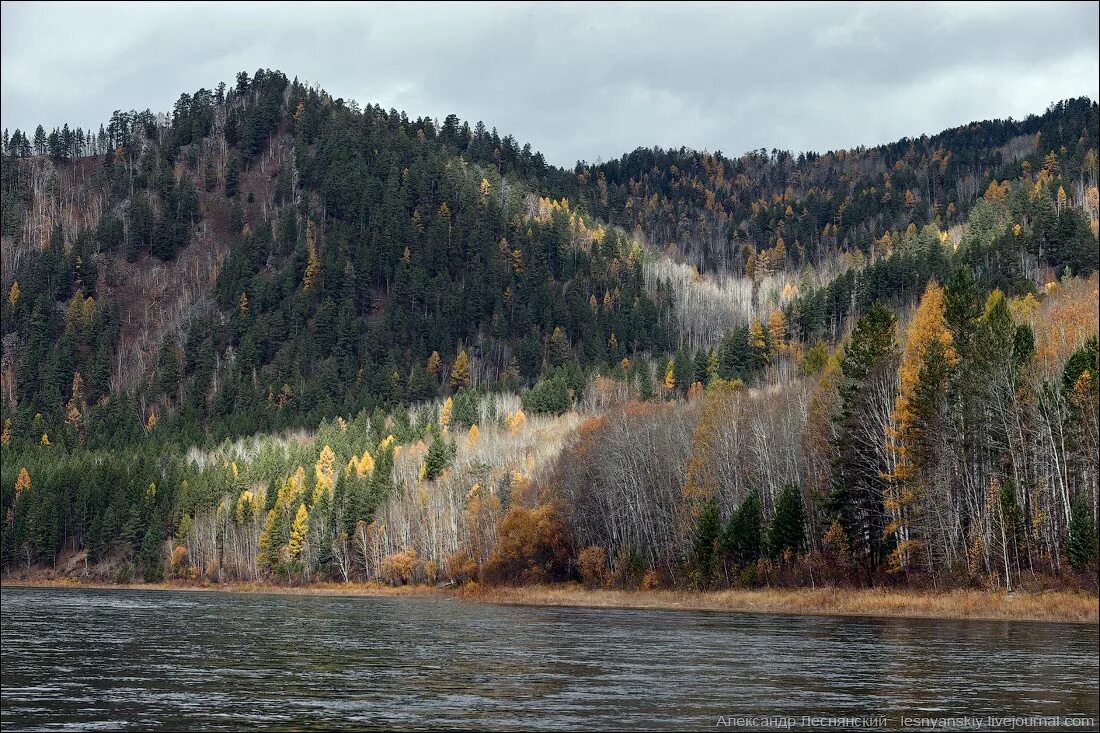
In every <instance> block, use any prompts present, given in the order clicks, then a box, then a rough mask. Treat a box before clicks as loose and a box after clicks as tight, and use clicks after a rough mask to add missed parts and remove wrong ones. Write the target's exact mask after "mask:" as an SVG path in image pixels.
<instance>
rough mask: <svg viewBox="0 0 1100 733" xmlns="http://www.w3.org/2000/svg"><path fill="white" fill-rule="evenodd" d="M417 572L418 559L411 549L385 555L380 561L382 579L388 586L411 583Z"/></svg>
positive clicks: (418, 566) (414, 551)
mask: <svg viewBox="0 0 1100 733" xmlns="http://www.w3.org/2000/svg"><path fill="white" fill-rule="evenodd" d="M419 570H420V557H419V556H418V555H417V554H416V550H414V549H412V548H409V549H407V550H405V551H403V552H395V553H394V554H392V555H386V557H384V558H383V559H382V571H381V575H382V579H383V580H384V581H385V582H387V583H389V584H390V585H405V584H407V583H412V582H413V581H414V580H416V578H417V576H418V575H419Z"/></svg>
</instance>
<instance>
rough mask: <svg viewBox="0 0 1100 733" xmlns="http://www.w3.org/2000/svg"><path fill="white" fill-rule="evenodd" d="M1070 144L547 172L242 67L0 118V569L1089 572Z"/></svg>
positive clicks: (864, 578)
mask: <svg viewBox="0 0 1100 733" xmlns="http://www.w3.org/2000/svg"><path fill="white" fill-rule="evenodd" d="M1097 149H1100V110H1098V107H1097V104H1096V103H1095V102H1092V101H1090V100H1087V99H1077V100H1068V101H1065V102H1061V103H1057V104H1054V105H1052V106H1051V107H1050V108H1049V109H1048V110H1047V111H1046V112H1045V113H1043V114H1042V115H1038V116H1032V117H1029V118H1028V119H1027V120H1024V121H1013V120H1007V121H1003V120H997V121H991V122H976V123H973V124H970V125H967V126H965V127H961V128H958V129H955V130H949V131H946V132H943V133H940V134H938V135H935V136H932V137H922V138H920V139H916V140H902V141H899V142H897V143H894V144H891V145H885V146H880V147H875V148H860V149H857V150H851V151H833V152H829V153H825V154H821V155H818V154H811V153H805V154H802V155H799V156H797V157H795V156H793V155H791V154H790V153H786V152H782V151H772V153H771V154H768V153H766V152H765V151H754V152H751V153H749V154H747V155H745V156H743V157H741V158H739V159H737V160H731V159H728V158H725V157H724V156H722V155H721V154H720V153H713V154H711V153H705V152H697V151H690V150H683V149H681V150H679V151H663V150H659V149H653V150H638V151H635V152H634V153H631V154H629V155H627V156H624V157H623V158H622V159H621V160H619V161H612V162H609V163H606V164H601V165H595V166H592V165H588V164H585V163H578V165H577V166H576V167H575V168H574V169H573V170H563V169H559V168H555V167H553V166H549V165H547V163H546V162H545V160H544V159H543V157H542V156H541V155H540V154H538V153H537V152H534V151H532V149H531V146H530V145H520V144H519V143H517V141H516V140H515V139H514V138H512V137H511V136H504V137H501V136H500V135H499V134H498V133H497V131H496V130H495V129H492V130H490V129H489V128H487V127H486V125H485V124H483V123H480V122H479V123H477V124H475V125H473V126H471V125H470V124H468V123H465V122H463V121H461V120H459V119H458V118H457V117H455V116H453V115H452V116H449V117H447V118H446V119H445V120H444V121H443V122H438V121H435V120H431V119H428V118H423V117H421V118H417V119H411V118H409V117H408V116H407V115H406V114H404V113H399V112H397V111H394V110H389V111H387V110H383V109H381V108H379V107H377V106H370V105H367V106H364V107H360V106H359V105H358V104H357V103H355V102H352V101H346V100H343V99H333V98H332V97H331V96H330V95H328V94H327V93H325V92H324V91H323V90H322V89H320V88H316V87H307V86H304V85H302V84H300V83H299V82H297V81H296V80H294V81H291V80H288V79H287V77H286V76H285V75H283V74H282V73H280V72H277V71H268V70H259V71H257V72H255V74H253V75H249V74H248V73H245V72H242V73H240V74H238V76H237V79H236V82H235V84H234V85H232V86H227V85H225V84H219V85H218V86H217V87H216V88H215V89H214V90H213V91H211V90H206V89H200V90H198V91H196V92H195V93H193V94H183V95H181V96H180V98H179V100H178V101H177V103H176V104H175V106H174V108H173V110H172V111H171V112H170V113H167V114H154V113H153V112H151V111H145V112H122V111H119V112H116V113H115V114H114V115H113V116H112V118H111V120H110V121H109V122H108V123H107V124H105V125H103V126H101V127H100V128H99V129H98V131H90V130H89V131H86V130H84V129H83V128H80V127H75V128H74V127H70V126H69V125H65V126H63V127H62V128H61V129H58V130H54V131H52V132H50V133H47V132H46V131H45V130H44V129H43V128H42V127H39V128H38V129H37V130H36V131H34V133H27V132H23V131H20V130H15V131H13V132H10V133H9V132H8V131H4V136H3V155H2V165H0V186H2V194H3V205H2V216H0V225H2V235H3V248H2V255H3V283H2V284H3V293H4V299H3V318H2V337H3V358H2V365H0V378H2V388H3V394H2V396H0V417H2V421H3V434H2V438H0V440H2V443H3V459H2V461H0V491H2V494H0V496H2V505H0V506H2V511H3V540H2V560H3V565H4V572H5V573H7V574H20V573H34V572H43V573H49V572H59V573H66V574H72V575H91V576H94V577H106V578H110V579H115V580H127V579H135V578H144V579H145V580H157V579H164V578H178V579H188V580H199V579H208V580H218V581H228V580H249V581H255V580H261V579H272V580H278V581H280V582H295V583H299V582H310V581H312V580H318V579H320V580H337V581H351V580H377V581H381V582H387V583H394V584H402V583H414V582H421V583H423V582H428V583H437V582H466V581H479V582H489V583H529V582H543V581H558V580H574V579H576V580H581V581H583V582H584V583H586V584H588V585H620V586H628V587H637V586H644V587H658V586H691V587H699V588H710V587H717V586H747V587H752V586H757V585H764V584H773V585H777V584H778V585H802V584H807V585H808V584H829V583H832V584H838V585H882V584H905V583H908V584H913V585H916V586H922V587H923V586H936V587H943V586H955V585H981V586H992V587H1002V588H1017V587H1049V586H1067V585H1068V586H1084V587H1088V588H1091V589H1093V590H1095V588H1096V562H1097V532H1096V526H1097V518H1098V517H1097V508H1098V503H1097V494H1098V491H1097V484H1098V481H1100V464H1098V458H1097V455H1098V451H1100V427H1098V420H1100V418H1098V413H1100V396H1098V381H1097V380H1098V379H1100V361H1098V348H1097V334H1098V330H1100V327H1098V316H1097V308H1098V306H1100V294H1098V280H1097V274H1096V271H1097V268H1098V264H1100V263H1098V260H1100V245H1098V240H1097V221H1098V216H1100V201H1098V195H1097V175H1098V171H1097V157H1096V156H1097V153H1096V151H1097Z"/></svg>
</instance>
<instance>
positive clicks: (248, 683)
mask: <svg viewBox="0 0 1100 733" xmlns="http://www.w3.org/2000/svg"><path fill="white" fill-rule="evenodd" d="M0 595H2V619H3V639H2V650H0V651H2V663H3V664H2V666H3V672H2V677H3V679H2V688H3V689H2V705H0V722H2V727H3V729H4V730H5V731H6V730H22V729H39V730H43V729H45V730H62V729H79V730H87V729H112V730H114V729H134V730H149V729H168V730H241V729H256V728H264V729H274V730H288V729H311V728H313V729H321V728H324V729H332V728H408V727H417V728H430V727H442V728H489V729H577V728H580V729H588V730H591V729H626V730H631V729H633V730H649V729H715V728H718V729H720V730H721V729H726V730H728V729H731V728H732V729H736V728H738V727H742V726H748V725H751V726H752V727H779V726H784V725H788V724H790V723H793V724H794V726H795V727H804V726H807V725H810V724H812V723H813V722H815V721H810V720H807V719H805V718H804V717H803V716H822V717H833V718H851V719H853V720H858V721H862V724H864V725H866V724H871V723H875V722H880V723H884V724H885V727H889V728H901V727H902V726H903V725H904V724H905V722H906V719H910V720H909V721H908V722H909V723H911V724H913V725H917V726H920V725H923V726H925V727H927V726H929V725H932V724H935V721H940V723H939V724H942V723H943V721H947V720H949V719H954V722H955V723H956V724H958V725H968V723H967V721H979V720H980V721H983V722H988V716H996V717H1003V716H1032V715H1037V716H1085V717H1092V718H1093V719H1094V720H1095V719H1096V718H1097V717H1098V705H1100V703H1098V701H1097V692H1098V684H1097V653H1098V631H1097V628H1096V627H1093V626H1087V625H1068V624H1066V625H1063V624H1036V623H1004V622H978V621H970V622H962V621H937V620H912V619H870V618H830V617H824V616H779V615H762V614H761V615H754V614H732V613H702V612H681V611H652V610H645V611H632V610H607V609H599V610H596V609H567V608H530V607H512V606H494V605H486V604H478V603H469V602H463V601H458V600H450V599H436V598H431V599H418V598H365V597H349V598H339V597H331V596H294V595H266V594H231V593H195V592H167V591H129V590H125V591H124V590H75V589H74V590H69V589H38V588H32V589H21V588H4V589H3V591H2V594H0ZM883 718H885V720H882V719H883ZM922 719H923V720H922ZM816 722H822V721H816ZM832 722H834V723H837V722H839V723H843V722H845V721H843V720H841V721H837V720H834V721H832ZM1017 722H1024V721H1017ZM1046 722H1050V721H1049V720H1048V721H1046ZM1042 723H1043V721H1037V724H1038V725H1042Z"/></svg>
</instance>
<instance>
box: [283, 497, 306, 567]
mask: <svg viewBox="0 0 1100 733" xmlns="http://www.w3.org/2000/svg"><path fill="white" fill-rule="evenodd" d="M308 534H309V510H308V509H306V505H305V504H304V503H303V504H299V505H298V513H297V514H295V515H294V523H293V524H291V525H290V541H288V542H287V543H286V554H287V555H288V556H289V557H290V559H291V560H297V559H298V558H299V557H301V556H302V550H303V549H305V546H306V537H307V536H308Z"/></svg>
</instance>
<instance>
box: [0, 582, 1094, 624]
mask: <svg viewBox="0 0 1100 733" xmlns="http://www.w3.org/2000/svg"><path fill="white" fill-rule="evenodd" d="M3 585H4V586H5V587H17V586H33V587H74V588H75V587H79V588H114V589H133V590H178V591H216V592H228V593H286V594H295V595H327V596H408V597H437V598H461V599H464V600H469V601H476V602H481V603H500V604H507V605H524V606H566V607H584V608H638V609H646V608H649V609H671V610H685V611H728V612H738V613H780V614H798V615H823V616H879V617H894V618H942V619H971V620H993V621H1047V622H1060V623H1087V624H1096V623H1098V621H1100V602H1098V599H1097V597H1096V596H1094V595H1089V594H1087V593H1078V592H1073V591H1053V592H1047V593H1002V592H994V591H978V590H952V591H944V592H928V591H906V590H881V589H859V590H848V589H838V588H818V589H809V588H794V589H787V588H765V589H761V590H725V591H716V592H712V593H695V592H691V591H677V590H607V589H597V590H588V589H585V588H584V587H583V586H581V585H578V584H562V585H534V586H520V587H501V586H492V587H487V586H482V585H478V584H477V583H470V584H467V585H465V586H462V587H461V588H457V589H455V588H442V587H436V586H427V585H404V586H388V585H381V584H378V583H346V584H345V583H314V584H312V585H308V586H284V585H273V584H269V583H226V584H216V583H210V584H198V583H192V584H187V583H178V582H171V583H131V584H129V585H116V584H112V583H89V582H82V581H79V580H73V579H56V580H27V581H18V582H14V581H8V582H4V583H3Z"/></svg>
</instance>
